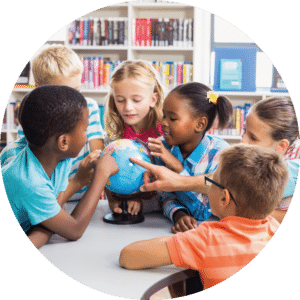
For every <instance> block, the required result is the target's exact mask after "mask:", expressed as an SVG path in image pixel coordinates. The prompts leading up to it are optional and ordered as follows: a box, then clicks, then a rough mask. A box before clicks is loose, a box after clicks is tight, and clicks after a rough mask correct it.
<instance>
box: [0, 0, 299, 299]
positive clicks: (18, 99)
mask: <svg viewBox="0 0 300 300" xmlns="http://www.w3.org/2000/svg"><path fill="white" fill-rule="evenodd" d="M53 45H64V46H67V47H68V48H70V49H72V50H73V51H74V52H75V53H76V54H77V55H78V57H79V59H80V61H81V63H82V66H83V73H82V76H81V87H80V93H81V94H82V95H83V96H84V97H85V98H87V99H93V100H94V101H96V103H97V114H99V116H98V117H99V120H100V125H101V127H102V129H103V136H102V138H103V141H104V142H103V143H104V144H103V146H104V147H106V146H107V145H109V144H110V143H111V140H110V136H109V135H108V132H107V128H106V122H105V116H106V113H107V111H108V102H109V95H110V93H111V89H112V87H111V83H112V77H113V75H114V73H115V71H116V70H118V67H119V66H121V65H122V64H123V63H124V62H126V61H139V60H142V61H147V62H148V63H149V65H150V66H152V67H153V69H154V70H155V72H156V73H157V76H158V78H159V80H160V82H161V84H162V87H163V90H164V94H165V97H167V95H168V94H169V93H170V92H171V91H172V90H173V89H174V88H177V87H179V86H181V85H185V84H189V83H193V82H197V83H202V84H203V85H205V86H207V87H209V88H210V89H211V90H212V91H213V93H215V94H216V95H217V97H219V96H225V97H227V98H228V99H229V100H230V103H231V105H232V108H233V113H232V116H231V117H230V120H229V122H228V124H227V125H226V127H225V128H223V129H219V128H218V122H214V124H213V125H212V127H211V128H210V129H209V131H208V135H210V136H214V137H217V138H220V139H222V140H223V141H225V142H226V143H228V144H229V145H230V146H233V145H237V144H240V142H241V140H242V139H243V132H244V126H245V121H246V117H247V115H248V114H249V111H250V109H251V107H252V106H253V105H255V104H256V103H258V102H259V101H261V100H264V99H268V98H269V97H273V96H274V97H283V98H289V92H288V90H287V88H286V86H285V83H284V81H283V80H282V78H281V76H280V74H279V72H278V71H277V69H276V67H275V66H274V65H273V63H272V62H271V61H270V59H269V58H268V56H267V55H266V54H265V53H264V52H263V51H262V50H261V49H260V48H259V47H258V46H257V45H256V43H255V42H254V41H253V40H251V39H250V38H249V37H248V36H247V35H245V34H244V33H243V32H242V31H240V30H239V29H238V28H236V27H235V26H234V25H232V24H231V23H229V22H227V21H226V20H224V19H222V18H220V17H218V16H217V15H214V14H212V13H210V12H208V11H204V10H202V9H200V8H197V7H193V6H190V5H187V4H182V3H176V2H171V1H154V0H152V1H151V0H144V1H142V0H140V1H132V2H122V3H119V4H116V5H112V6H107V7H103V8H99V9H97V10H95V11H93V12H91V13H89V14H87V15H84V16H82V17H80V18H78V19H76V20H74V21H73V22H71V23H70V24H68V25H67V26H66V27H64V28H62V29H61V30H60V31H58V32H57V33H55V34H54V35H53V36H52V37H51V39H49V40H48V41H47V43H46V44H45V45H44V46H43V48H42V49H40V51H42V50H44V49H47V48H48V47H51V46H53ZM34 90H36V83H35V79H34V77H33V72H32V62H31V61H29V62H28V64H27V65H26V66H24V69H23V71H22V73H21V74H20V76H19V78H18V80H17V82H16V84H15V86H14V88H13V90H12V92H11V95H10V97H9V99H8V101H7V107H6V110H5V114H4V116H3V122H2V128H1V143H0V151H2V150H3V149H5V147H8V146H9V145H10V144H11V143H14V142H16V141H18V139H19V138H20V132H22V130H21V129H22V128H21V127H20V123H19V120H18V114H19V108H20V105H21V103H22V100H23V99H24V97H25V96H26V95H28V94H30V93H31V92H32V91H34ZM165 99H167V98H165ZM212 101H213V100H212ZM167 139H168V138H166V140H167ZM138 143H140V144H139V150H138V151H141V152H143V151H149V152H151V150H149V147H148V146H147V145H145V143H144V142H143V141H139V142H138ZM298 146H299V149H300V144H299V145H298ZM120 147H121V146H120ZM128 147H131V146H128ZM141 149H142V150H141ZM115 151H116V150H115ZM297 151H298V150H297ZM297 153H298V152H297ZM299 153H300V151H299ZM297 155H298V154H297ZM299 155H300V154H299ZM298 158H299V157H297V159H298ZM128 159H129V158H128ZM297 159H296V160H297ZM154 161H155V160H154ZM297 161H298V160H297ZM149 162H153V160H149ZM297 167H299V166H298V165H297ZM77 168H78V166H77ZM128 168H129V167H128ZM119 169H120V168H119ZM195 169H196V168H195ZM193 170H194V169H193ZM127 171H128V170H127ZM195 174H196V171H195V172H194V174H192V175H195ZM295 180H296V179H295ZM126 184H127V183H126ZM108 185H109V183H108V182H107V187H108ZM129 185H130V184H129ZM132 186H133V184H132ZM108 190H109V189H108ZM108 190H106V191H107V192H108V193H109V194H110V193H111V191H108ZM85 191H86V190H85ZM116 191H118V190H117V189H116ZM83 193H84V192H82V193H81V197H82V195H83ZM154 193H155V192H154ZM189 193H190V194H191V192H189ZM112 194H114V192H113V193H112ZM155 194H156V193H155ZM193 194H196V193H195V192H194V191H193ZM156 195H158V193H157V194H156ZM107 196H108V195H107V194H106V192H102V193H101V198H100V199H101V201H99V203H98V204H97V207H96V208H95V212H94V213H93V215H92V216H91V220H90V223H89V225H88V226H87V228H86V230H85V233H84V234H83V237H82V238H80V239H79V240H77V241H75V242H70V241H69V240H68V239H67V238H65V237H62V236H60V235H59V234H53V235H52V236H51V237H50V238H49V240H47V242H46V243H45V245H43V246H42V247H41V248H40V252H41V253H42V254H43V255H44V256H45V257H46V258H47V259H48V260H49V261H50V262H52V263H53V264H54V265H55V266H56V267H57V268H58V269H60V270H61V271H63V272H64V273H66V274H67V275H69V276H70V277H72V278H73V279H75V280H77V281H78V282H80V283H83V284H84V285H86V286H88V287H91V288H93V289H95V290H98V291H101V292H105V293H108V294H111V295H114V296H120V297H125V298H133V299H144V300H148V299H151V300H158V299H166V298H171V297H176V295H177V290H176V289H177V288H178V289H180V288H182V286H184V287H183V289H184V290H185V295H187V294H189V293H190V294H191V293H195V292H198V291H199V290H201V289H194V287H193V285H197V284H198V281H199V280H198V281H193V280H194V279H195V278H198V277H199V274H198V273H195V272H196V271H194V270H186V269H185V268H177V267H175V266H174V265H171V266H165V267H163V268H161V269H158V268H157V269H155V270H150V269H147V270H141V271H138V272H133V271H130V270H126V269H125V268H121V267H120V265H119V255H120V252H121V251H122V249H123V248H124V247H125V246H126V245H128V244H130V243H134V242H136V241H139V240H144V239H154V238H157V237H164V236H170V235H171V230H170V228H171V227H172V224H171V222H170V221H169V220H167V219H166V217H165V216H164V215H163V214H162V213H161V211H159V210H156V211H150V213H147V211H143V215H142V219H141V218H140V219H138V218H134V216H130V215H129V213H128V212H126V216H125V217H126V218H128V220H129V221H128V223H126V221H125V219H124V218H125V217H124V215H125V214H124V211H125V210H128V206H127V203H126V200H128V199H129V200H131V199H132V198H130V197H127V198H126V197H125V196H124V197H123V198H122V197H121V196H120V195H118V193H117V192H116V194H114V196H115V197H118V196H120V197H121V198H120V199H121V200H122V205H123V206H122V208H123V212H122V214H121V219H120V218H119V217H118V218H117V217H116V214H115V213H114V212H112V208H111V206H110V205H109V201H108V197H107ZM127 196H128V195H127ZM129 196H131V195H129ZM109 197H112V196H109ZM291 198H292V196H290V195H289V197H287V198H284V199H288V200H286V201H291ZM71 199H72V198H71ZM82 199H83V198H82ZM124 199H125V200H124ZM197 199H200V198H199V197H198V198H197ZM201 199H202V198H201ZM203 199H204V198H203ZM80 201H81V200H79V202H78V199H76V200H71V201H69V202H66V203H64V206H63V208H64V209H65V211H66V212H67V213H68V214H70V215H72V213H73V212H74V211H75V210H76V206H77V205H78V203H80ZM201 201H202V200H201ZM203 201H204V200H203ZM124 203H125V204H124ZM145 203H146V201H145ZM145 203H144V204H143V205H144V206H146V205H145ZM285 203H287V202H285ZM139 215H140V214H138V216H139ZM122 218H123V219H122ZM108 219H109V220H108ZM126 220H127V219H126ZM115 224H118V225H115ZM120 224H121V225H120ZM124 224H125V226H122V225H124ZM127 224H130V225H127ZM98 257H101V258H102V259H101V261H99V259H98ZM95 262H96V263H95ZM132 282H134V283H137V282H138V284H136V285H135V286H134V288H133V284H132ZM182 282H183V283H184V284H183V285H181V286H180V284H179V287H178V286H177V284H178V283H182ZM116 285H117V288H116ZM188 290H189V291H188ZM174 295H175V296H174Z"/></svg>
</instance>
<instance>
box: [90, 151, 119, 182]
mask: <svg viewBox="0 0 300 300" xmlns="http://www.w3.org/2000/svg"><path fill="white" fill-rule="evenodd" d="M114 151H115V149H110V150H108V151H107V152H106V153H105V154H104V155H103V156H101V157H100V158H99V159H96V160H94V161H93V162H92V163H93V166H94V168H95V169H98V168H100V169H101V173H102V174H103V175H106V176H107V177H110V176H112V175H115V174H116V173H118V172H119V167H118V165H117V163H116V161H115V159H114V158H113V157H112V156H111V154H112V153H113V152H114Z"/></svg>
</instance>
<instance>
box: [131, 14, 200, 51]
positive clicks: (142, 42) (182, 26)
mask: <svg viewBox="0 0 300 300" xmlns="http://www.w3.org/2000/svg"><path fill="white" fill-rule="evenodd" d="M193 22H194V21H193V19H168V18H165V19H163V18H160V19H145V18H136V19H134V20H133V21H132V24H133V26H132V32H133V35H132V36H133V42H132V44H133V45H134V46H137V47H142V46H153V47H155V46H160V47H172V46H175V47H183V48H189V47H192V46H193Z"/></svg>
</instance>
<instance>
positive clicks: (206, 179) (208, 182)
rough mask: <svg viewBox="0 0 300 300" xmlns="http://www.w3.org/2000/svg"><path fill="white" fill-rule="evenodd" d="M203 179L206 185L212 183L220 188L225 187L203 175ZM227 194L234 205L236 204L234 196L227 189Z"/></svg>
mask: <svg viewBox="0 0 300 300" xmlns="http://www.w3.org/2000/svg"><path fill="white" fill-rule="evenodd" d="M204 180H205V185H207V186H211V185H212V184H214V185H216V186H217V187H219V188H221V189H223V190H224V189H226V188H224V187H223V186H222V185H220V184H218V183H217V182H215V181H214V180H212V179H210V178H208V177H206V176H204ZM228 193H229V195H230V198H231V199H232V201H233V202H234V204H235V205H236V206H238V204H237V203H236V201H235V200H234V198H233V197H232V195H231V193H230V192H229V191H228Z"/></svg>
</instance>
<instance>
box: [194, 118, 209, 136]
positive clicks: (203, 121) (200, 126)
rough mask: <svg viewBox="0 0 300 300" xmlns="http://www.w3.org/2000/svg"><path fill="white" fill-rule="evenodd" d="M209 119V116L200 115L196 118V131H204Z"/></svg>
mask: <svg viewBox="0 0 300 300" xmlns="http://www.w3.org/2000/svg"><path fill="white" fill-rule="evenodd" d="M207 123H208V119H207V117H204V116H203V117H198V118H197V119H196V125H195V130H196V132H202V131H204V130H205V128H206V127H207Z"/></svg>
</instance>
